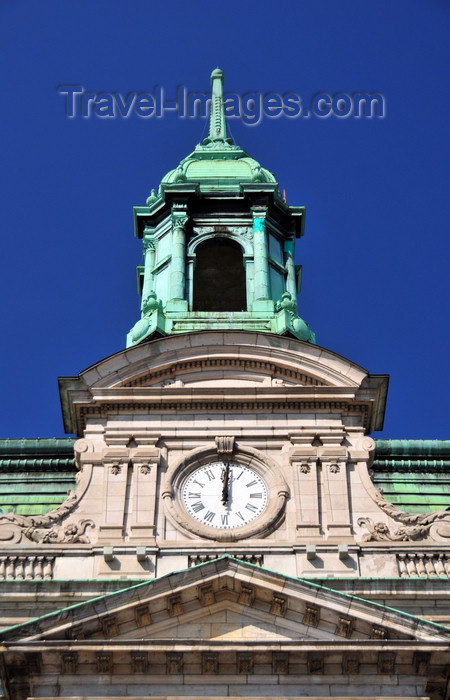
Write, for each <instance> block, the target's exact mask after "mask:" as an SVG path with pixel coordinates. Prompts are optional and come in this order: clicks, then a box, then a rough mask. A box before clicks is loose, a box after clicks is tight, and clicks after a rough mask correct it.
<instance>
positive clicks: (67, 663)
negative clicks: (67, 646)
mask: <svg viewBox="0 0 450 700" xmlns="http://www.w3.org/2000/svg"><path fill="white" fill-rule="evenodd" d="M77 668H78V654H77V652H75V651H68V652H65V653H63V654H61V673H67V674H75V673H76V672H77Z"/></svg>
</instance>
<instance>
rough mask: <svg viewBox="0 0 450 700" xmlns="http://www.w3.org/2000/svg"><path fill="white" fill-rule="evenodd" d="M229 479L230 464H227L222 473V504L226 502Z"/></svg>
mask: <svg viewBox="0 0 450 700" xmlns="http://www.w3.org/2000/svg"><path fill="white" fill-rule="evenodd" d="M229 479H230V465H229V464H227V466H226V467H225V469H224V470H223V473H222V484H223V488H222V504H223V505H224V506H225V505H226V504H227V503H228V482H229Z"/></svg>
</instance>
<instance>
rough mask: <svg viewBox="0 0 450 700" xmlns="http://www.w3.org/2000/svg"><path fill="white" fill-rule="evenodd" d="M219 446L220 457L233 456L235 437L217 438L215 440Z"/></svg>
mask: <svg viewBox="0 0 450 700" xmlns="http://www.w3.org/2000/svg"><path fill="white" fill-rule="evenodd" d="M215 442H216V445H217V454H218V455H220V456H223V455H231V454H232V453H233V450H234V437H233V436H231V437H229V436H221V435H220V436H219V435H218V436H217V437H216V438H215Z"/></svg>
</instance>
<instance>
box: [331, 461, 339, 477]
mask: <svg viewBox="0 0 450 700" xmlns="http://www.w3.org/2000/svg"><path fill="white" fill-rule="evenodd" d="M340 471H341V468H340V466H339V464H336V463H335V462H334V463H333V464H330V472H331V473H332V474H339V472H340Z"/></svg>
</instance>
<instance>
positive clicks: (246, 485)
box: [181, 462, 268, 530]
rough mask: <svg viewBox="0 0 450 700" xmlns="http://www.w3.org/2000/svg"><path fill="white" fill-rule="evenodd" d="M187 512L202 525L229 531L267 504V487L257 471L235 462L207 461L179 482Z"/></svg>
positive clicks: (257, 513)
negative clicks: (182, 482) (181, 482)
mask: <svg viewBox="0 0 450 700" xmlns="http://www.w3.org/2000/svg"><path fill="white" fill-rule="evenodd" d="M181 492H182V500H183V504H184V507H185V508H186V510H187V512H188V513H189V515H191V516H192V517H193V518H195V519H196V520H197V521H198V522H199V523H201V524H202V525H206V526H208V527H213V528H218V529H221V530H230V529H234V528H238V527H242V526H243V525H247V523H249V522H251V521H252V520H255V518H257V517H258V516H259V515H261V513H262V512H263V511H264V510H265V508H266V506H267V500H268V498H267V487H266V484H265V483H264V480H263V479H262V478H261V477H260V476H259V474H258V473H257V472H256V471H254V470H253V469H250V468H249V467H244V466H242V464H238V463H237V462H228V463H227V462H211V463H210V464H207V465H205V466H204V467H200V468H199V469H196V470H195V471H193V472H192V473H191V474H190V475H189V476H188V478H187V479H186V481H185V482H184V484H183V485H182V489H181Z"/></svg>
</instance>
